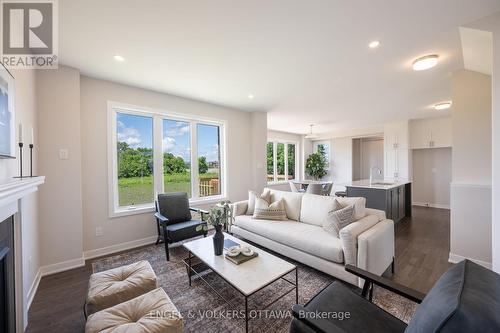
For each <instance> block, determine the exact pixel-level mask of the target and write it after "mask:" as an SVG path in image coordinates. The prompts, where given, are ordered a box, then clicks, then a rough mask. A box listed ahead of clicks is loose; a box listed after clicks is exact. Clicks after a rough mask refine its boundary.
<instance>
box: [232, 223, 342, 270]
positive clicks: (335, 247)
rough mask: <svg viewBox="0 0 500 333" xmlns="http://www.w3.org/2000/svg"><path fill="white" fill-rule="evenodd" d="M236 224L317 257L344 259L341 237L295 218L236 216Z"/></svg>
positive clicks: (336, 260)
mask: <svg viewBox="0 0 500 333" xmlns="http://www.w3.org/2000/svg"><path fill="white" fill-rule="evenodd" d="M234 224H235V225H237V226H238V227H240V228H242V229H245V230H247V231H250V232H253V233H255V234H258V235H260V236H262V237H265V238H268V239H270V240H273V241H275V242H278V243H281V244H283V245H287V246H290V247H293V248H295V249H297V250H301V251H303V252H306V253H309V254H311V255H314V256H316V257H320V258H323V259H326V260H329V261H333V262H336V263H342V262H343V261H344V255H343V252H342V244H341V242H340V239H338V238H336V237H334V236H332V235H331V234H329V233H328V232H326V231H324V230H323V228H321V227H318V226H315V225H312V224H307V223H300V222H296V221H293V220H287V221H269V220H256V219H253V218H252V217H251V216H248V215H240V216H236V218H235V221H234Z"/></svg>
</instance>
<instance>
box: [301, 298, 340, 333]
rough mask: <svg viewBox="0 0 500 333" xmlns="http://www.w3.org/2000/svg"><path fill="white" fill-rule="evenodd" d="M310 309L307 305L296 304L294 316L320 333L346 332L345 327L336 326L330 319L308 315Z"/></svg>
mask: <svg viewBox="0 0 500 333" xmlns="http://www.w3.org/2000/svg"><path fill="white" fill-rule="evenodd" d="M308 312H310V311H308V310H307V309H306V308H305V307H303V306H302V305H299V304H295V305H294V306H293V307H292V314H293V316H294V317H295V318H296V319H297V320H298V321H300V322H301V323H304V324H305V325H307V326H308V327H309V328H311V329H312V330H314V331H315V332H319V333H345V331H344V330H343V329H341V328H340V327H337V326H335V325H334V324H333V323H331V322H330V321H328V320H326V319H323V318H316V317H314V316H313V318H311V317H308V316H306V315H305V314H306V313H308Z"/></svg>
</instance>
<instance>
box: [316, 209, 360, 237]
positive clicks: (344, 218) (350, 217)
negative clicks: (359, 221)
mask: <svg viewBox="0 0 500 333" xmlns="http://www.w3.org/2000/svg"><path fill="white" fill-rule="evenodd" d="M354 221H356V219H355V216H354V205H350V206H347V207H344V208H341V209H338V210H335V211H333V210H332V211H331V212H329V213H328V220H327V222H326V223H325V224H324V225H323V229H324V230H325V231H327V232H329V233H332V234H333V235H335V237H339V231H340V229H342V228H344V227H346V226H348V225H349V224H351V223H352V222H354Z"/></svg>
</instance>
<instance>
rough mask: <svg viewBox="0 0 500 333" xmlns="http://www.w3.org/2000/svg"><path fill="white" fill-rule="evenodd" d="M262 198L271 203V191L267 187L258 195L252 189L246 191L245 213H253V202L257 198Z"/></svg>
mask: <svg viewBox="0 0 500 333" xmlns="http://www.w3.org/2000/svg"><path fill="white" fill-rule="evenodd" d="M259 198H260V199H264V200H265V201H266V202H267V203H268V204H269V203H271V191H269V189H264V192H262V194H261V195H258V194H257V193H256V192H254V191H248V207H247V215H253V211H254V208H255V202H256V201H257V199H259Z"/></svg>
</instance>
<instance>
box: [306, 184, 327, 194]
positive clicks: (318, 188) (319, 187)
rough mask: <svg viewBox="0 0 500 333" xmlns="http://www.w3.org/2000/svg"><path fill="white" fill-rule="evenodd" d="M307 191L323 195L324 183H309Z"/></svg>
mask: <svg viewBox="0 0 500 333" xmlns="http://www.w3.org/2000/svg"><path fill="white" fill-rule="evenodd" d="M306 193H308V194H318V195H323V184H309V185H307V189H306Z"/></svg>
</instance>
